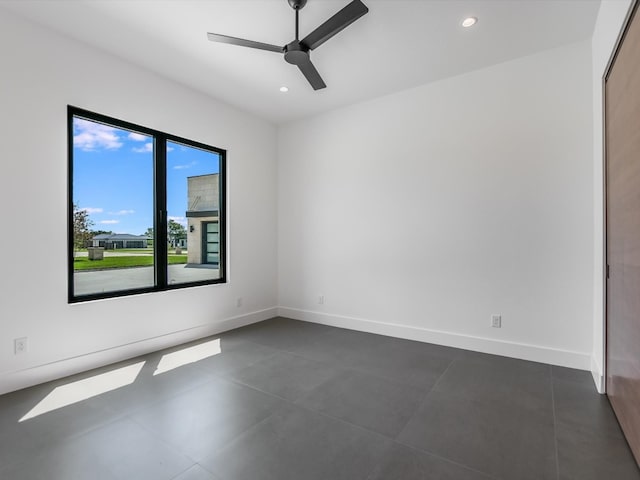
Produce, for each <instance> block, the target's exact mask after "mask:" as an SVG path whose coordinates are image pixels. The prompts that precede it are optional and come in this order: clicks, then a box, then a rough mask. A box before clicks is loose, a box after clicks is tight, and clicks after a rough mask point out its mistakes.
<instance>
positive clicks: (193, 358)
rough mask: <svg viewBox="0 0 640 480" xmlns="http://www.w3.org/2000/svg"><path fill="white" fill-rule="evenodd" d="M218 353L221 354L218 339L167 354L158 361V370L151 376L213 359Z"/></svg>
mask: <svg viewBox="0 0 640 480" xmlns="http://www.w3.org/2000/svg"><path fill="white" fill-rule="evenodd" d="M219 353H222V349H221V348H220V339H219V338H216V339H215V340H211V341H209V342H205V343H201V344H199V345H195V346H193V347H188V348H183V349H182V350H178V351H177V352H172V353H167V354H166V355H163V357H162V358H161V359H160V363H159V364H158V368H156V371H155V372H153V375H154V376H155V375H160V374H161V373H165V372H168V371H170V370H173V369H174V368H178V367H182V366H183V365H187V364H189V363H194V362H197V361H200V360H202V359H204V358H208V357H213V356H214V355H218V354H219Z"/></svg>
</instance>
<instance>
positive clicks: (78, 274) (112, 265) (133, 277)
mask: <svg viewBox="0 0 640 480" xmlns="http://www.w3.org/2000/svg"><path fill="white" fill-rule="evenodd" d="M153 146H154V143H153V138H151V137H148V136H146V135H142V134H140V133H136V132H133V131H129V130H124V129H121V128H115V127H112V126H109V125H106V124H103V123H98V122H94V121H91V120H86V119H84V118H81V117H78V116H74V117H73V178H72V182H73V183H72V185H73V191H72V201H73V219H72V222H73V287H74V295H75V296H76V297H78V296H82V295H91V294H101V293H104V292H117V291H122V290H130V289H138V288H145V287H152V286H153V285H154V256H153V239H152V236H153Z"/></svg>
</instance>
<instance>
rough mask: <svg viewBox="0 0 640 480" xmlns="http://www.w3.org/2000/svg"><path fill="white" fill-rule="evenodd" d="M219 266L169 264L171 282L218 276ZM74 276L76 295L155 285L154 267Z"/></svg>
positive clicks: (90, 272)
mask: <svg viewBox="0 0 640 480" xmlns="http://www.w3.org/2000/svg"><path fill="white" fill-rule="evenodd" d="M219 275H220V272H219V270H218V269H217V268H209V267H187V266H186V265H169V282H170V283H185V282H197V281H201V280H212V279H215V278H218V276H219ZM73 278H74V291H75V294H76V295H87V294H90V293H102V292H114V291H118V290H128V289H131V288H144V287H151V286H153V278H154V275H153V267H135V268H114V269H109V270H97V271H80V272H76V273H75V274H74V276H73Z"/></svg>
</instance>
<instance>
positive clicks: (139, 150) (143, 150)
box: [132, 142, 153, 153]
mask: <svg viewBox="0 0 640 480" xmlns="http://www.w3.org/2000/svg"><path fill="white" fill-rule="evenodd" d="M132 150H133V151H134V152H136V153H149V152H153V142H149V143H145V144H144V147H140V148H132Z"/></svg>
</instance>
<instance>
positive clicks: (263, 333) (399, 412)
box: [0, 318, 640, 480]
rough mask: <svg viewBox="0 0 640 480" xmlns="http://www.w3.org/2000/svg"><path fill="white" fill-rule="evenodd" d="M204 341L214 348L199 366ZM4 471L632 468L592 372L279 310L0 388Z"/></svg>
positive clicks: (283, 477)
mask: <svg viewBox="0 0 640 480" xmlns="http://www.w3.org/2000/svg"><path fill="white" fill-rule="evenodd" d="M215 339H219V347H220V349H219V351H218V350H216V349H214V350H211V351H209V350H207V351H206V352H205V353H206V354H207V355H210V356H207V357H206V358H201V359H199V360H196V359H197V358H200V357H201V356H202V355H200V356H198V357H194V356H193V355H195V354H196V353H198V351H199V350H203V349H204V347H205V346H207V345H216V346H217V345H218V344H217V343H215V342H212V343H207V342H210V341H212V340H215ZM211 353H216V354H213V355H211ZM171 354H173V355H171ZM174 357H180V358H182V362H180V361H178V362H177V363H174V364H173V366H174V367H176V365H179V364H180V363H184V362H185V361H186V362H190V363H186V364H184V365H182V366H177V367H176V368H173V369H167V368H165V367H164V365H166V360H167V358H174ZM194 360H196V361H194ZM143 362H144V364H143ZM164 370H167V371H164ZM131 372H133V373H134V375H133V376H132V377H131V378H128V376H129V375H130V373H131ZM159 372H164V373H159ZM154 373H156V374H155V375H154ZM135 374H137V375H135ZM134 378H135V380H134ZM125 380H126V381H127V382H132V383H129V384H126V385H125V383H126V382H125ZM106 384H109V385H111V387H110V388H111V390H109V391H104V392H103V393H100V394H96V390H95V389H96V387H104V385H106ZM119 385H124V386H120V387H119V388H116V387H117V386H119ZM102 390H108V389H107V388H102ZM91 395H94V396H91ZM74 402H75V403H74ZM23 417H24V418H23ZM27 417H30V418H27ZM0 478H1V479H3V480H5V479H6V480H14V479H15V480H19V479H29V480H37V479H46V480H57V479H60V480H83V479H87V480H95V479H128V480H141V479H153V480H159V479H176V480H240V479H243V480H262V479H269V480H287V479H295V480H316V479H323V480H341V479H345V480H347V479H348V480H358V479H362V480H383V479H384V480H389V479H391V480H394V479H399V480H414V479H415V480H427V479H434V480H436V479H437V480H482V479H485V480H486V479H509V480H511V479H513V480H528V479H532V480H533V479H535V480H546V479H554V480H560V479H562V480H565V479H580V480H591V479H606V480H626V479H639V480H640V471H639V470H638V467H637V466H636V464H635V461H634V459H633V457H632V456H631V453H630V451H629V448H628V446H627V444H626V442H625V440H624V437H623V436H622V433H621V431H620V428H619V426H618V423H617V421H616V419H615V417H614V415H613V413H612V411H611V407H610V406H609V402H608V400H607V398H606V397H604V396H600V395H598V394H597V393H596V391H595V388H594V386H593V382H592V380H591V376H590V374H589V373H588V372H582V371H577V370H570V369H566V368H559V367H551V366H548V365H543V364H538V363H532V362H525V361H521V360H513V359H508V358H503V357H495V356H491V355H484V354H478V353H473V352H467V351H463V350H457V349H453V348H447V347H441V346H436V345H429V344H423V343H418V342H410V341H406V340H399V339H395V338H388V337H382V336H377V335H371V334H366V333H360V332H354V331H349V330H342V329H337V328H331V327H326V326H321V325H315V324H311V323H304V322H298V321H294V320H288V319H283V318H276V319H272V320H268V321H266V322H262V323H259V324H256V325H252V326H249V327H245V328H241V329H238V330H233V331H231V332H227V333H225V334H222V335H220V336H216V337H211V338H208V339H204V340H201V341H198V342H193V343H191V344H187V345H182V346H179V347H175V348H172V349H169V350H166V351H162V352H156V353H154V354H151V355H147V356H144V357H140V358H136V359H132V360H129V361H126V362H122V363H119V364H116V365H110V366H108V367H104V368H101V369H98V370H95V371H91V372H86V373H83V374H80V375H76V376H74V377H69V378H65V379H61V380H57V381H55V382H50V383H47V384H43V385H38V386H36V387H33V388H29V389H25V390H21V391H18V392H14V393H10V394H7V395H4V396H0Z"/></svg>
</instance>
